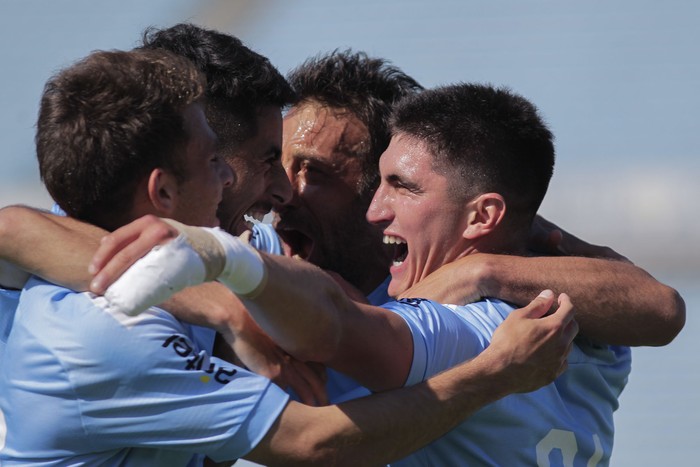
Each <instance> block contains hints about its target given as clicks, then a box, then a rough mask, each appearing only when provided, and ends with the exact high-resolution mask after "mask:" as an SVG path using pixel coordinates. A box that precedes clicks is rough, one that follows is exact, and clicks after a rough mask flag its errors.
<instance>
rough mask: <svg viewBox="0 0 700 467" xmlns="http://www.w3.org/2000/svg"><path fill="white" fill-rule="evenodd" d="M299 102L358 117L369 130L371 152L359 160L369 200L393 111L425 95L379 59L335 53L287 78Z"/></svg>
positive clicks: (318, 58)
mask: <svg viewBox="0 0 700 467" xmlns="http://www.w3.org/2000/svg"><path fill="white" fill-rule="evenodd" d="M288 79H289V82H290V83H291V85H292V87H293V88H294V90H295V91H296V93H297V95H298V98H299V100H300V102H304V101H315V102H318V103H320V104H322V105H325V106H328V107H333V108H336V109H342V110H345V111H349V112H351V113H352V114H353V115H355V116H356V117H357V118H358V119H359V120H360V121H361V122H362V123H364V125H365V126H366V127H367V129H368V130H369V149H368V151H367V153H366V154H361V156H363V157H364V160H363V176H362V180H361V184H360V192H361V194H363V195H371V194H372V193H373V191H374V189H375V188H376V187H377V184H378V181H379V156H381V155H382V153H383V152H384V150H385V149H386V148H387V146H388V145H389V140H390V139H391V133H390V131H389V125H388V121H389V116H390V115H391V109H392V106H393V105H394V104H395V103H396V102H398V101H399V100H400V99H402V98H403V97H405V96H408V95H411V94H414V93H416V92H419V91H421V90H422V89H423V87H422V86H421V85H420V84H418V82H417V81H416V80H414V79H413V78H411V77H410V76H408V75H407V74H406V73H404V72H403V71H401V70H400V69H399V68H397V67H395V66H393V65H391V64H390V62H389V61H387V60H384V59H381V58H371V57H368V56H367V54H366V53H364V52H353V51H352V50H345V51H339V50H334V51H333V52H330V53H327V54H321V55H317V56H315V57H312V58H310V59H308V60H306V61H305V62H304V63H302V64H301V65H299V66H298V67H297V68H295V69H294V70H292V71H291V72H290V73H289V75H288Z"/></svg>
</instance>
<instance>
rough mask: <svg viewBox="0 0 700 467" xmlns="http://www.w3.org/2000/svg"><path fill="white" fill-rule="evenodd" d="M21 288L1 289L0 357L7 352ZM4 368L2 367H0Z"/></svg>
mask: <svg viewBox="0 0 700 467" xmlns="http://www.w3.org/2000/svg"><path fill="white" fill-rule="evenodd" d="M19 294H20V291H19V290H8V289H0V359H1V358H2V355H3V354H4V353H5V345H6V344H7V338H8V337H9V335H10V329H12V323H13V322H14V320H15V313H16V312H17V305H18V304H19ZM0 368H2V367H0Z"/></svg>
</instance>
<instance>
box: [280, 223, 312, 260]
mask: <svg viewBox="0 0 700 467" xmlns="http://www.w3.org/2000/svg"><path fill="white" fill-rule="evenodd" d="M278 233H279V236H280V237H282V240H283V241H284V243H286V244H287V245H288V246H289V251H288V252H287V253H288V255H289V256H293V257H299V258H301V259H305V260H308V259H309V258H310V257H311V253H312V252H313V249H314V241H313V240H312V239H311V237H309V236H308V235H305V234H303V233H302V232H300V231H298V230H293V229H284V228H282V229H279V230H278Z"/></svg>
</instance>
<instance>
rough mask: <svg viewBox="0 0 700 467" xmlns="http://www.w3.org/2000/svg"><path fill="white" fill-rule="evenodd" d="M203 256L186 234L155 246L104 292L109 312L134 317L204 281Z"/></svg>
mask: <svg viewBox="0 0 700 467" xmlns="http://www.w3.org/2000/svg"><path fill="white" fill-rule="evenodd" d="M205 275H206V270H205V267H204V262H203V261H202V258H201V257H200V256H199V255H198V254H197V252H195V250H194V249H193V248H192V246H191V245H190V244H189V243H188V241H187V238H186V237H185V235H183V234H180V235H179V236H178V237H177V238H176V239H175V240H173V241H171V242H168V243H166V244H165V245H158V246H156V247H154V248H153V249H152V250H151V251H150V252H149V253H148V254H147V255H146V256H144V257H143V258H141V259H139V260H138V261H137V262H136V263H134V264H133V265H132V266H131V267H130V268H129V269H127V270H126V272H124V274H122V276H121V277H120V278H119V279H117V280H116V281H115V282H114V283H113V284H112V285H110V286H109V288H108V289H107V291H106V292H105V298H106V299H107V308H108V311H113V312H122V313H126V314H127V315H131V316H135V315H137V314H139V313H141V312H143V311H145V310H146V309H148V308H149V307H151V306H154V305H158V304H159V303H162V302H164V301H165V300H167V299H168V298H169V297H170V296H171V295H173V294H174V293H176V292H179V291H180V290H182V289H184V288H185V287H188V286H190V285H197V284H201V283H202V282H204V279H205Z"/></svg>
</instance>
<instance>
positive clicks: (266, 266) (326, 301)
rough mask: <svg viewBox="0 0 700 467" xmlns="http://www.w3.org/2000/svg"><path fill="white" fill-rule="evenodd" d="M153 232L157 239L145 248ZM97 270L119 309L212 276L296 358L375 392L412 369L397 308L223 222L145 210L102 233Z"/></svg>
mask: <svg viewBox="0 0 700 467" xmlns="http://www.w3.org/2000/svg"><path fill="white" fill-rule="evenodd" d="M153 231H159V232H160V234H159V235H160V237H161V241H159V242H156V243H157V244H160V246H158V247H157V248H154V249H152V250H151V248H153V246H154V243H153V240H154V238H157V237H158V235H154V233H153ZM144 254H146V256H145V257H143V258H142V259H139V258H141V256H142V255H144ZM136 260H138V262H136V264H134V266H133V267H130V266H131V265H132V264H133V263H134V262H135V261H136ZM212 268H216V269H215V270H214V271H212ZM93 269H94V270H95V271H99V272H98V274H97V275H96V277H95V280H94V281H93V285H92V290H93V291H94V292H95V293H98V294H102V293H104V294H105V297H106V298H107V300H108V302H109V304H110V307H114V308H115V309H117V310H119V311H121V312H125V313H132V312H140V311H143V310H144V309H146V308H147V307H148V306H150V305H153V304H155V303H158V302H159V301H161V300H163V299H164V298H165V297H167V296H168V295H169V294H171V293H173V290H175V291H176V290H178V289H179V288H182V287H185V286H188V285H192V284H194V283H199V282H202V281H205V280H213V279H215V278H218V279H219V280H220V281H221V282H222V283H224V284H226V285H227V286H228V287H230V288H231V290H233V291H234V292H236V293H237V294H239V295H241V296H243V297H245V302H246V304H247V305H248V308H249V310H250V311H251V313H252V314H253V317H254V318H255V319H256V321H257V322H258V323H259V324H260V325H261V327H262V328H263V329H264V330H265V332H267V333H268V334H269V335H270V336H271V337H272V338H273V339H274V340H275V341H276V342H277V343H278V344H279V345H280V346H281V347H282V348H284V349H285V350H287V351H288V352H289V353H291V354H292V355H294V356H295V357H297V358H299V359H301V360H311V361H320V362H323V363H327V364H328V365H329V366H332V367H334V368H336V369H338V370H340V371H343V372H346V373H348V374H349V375H351V376H353V377H355V378H357V379H358V380H359V381H360V382H361V383H363V384H364V385H366V386H367V387H369V388H371V389H373V390H375V391H380V390H386V389H391V388H396V387H400V386H401V385H403V383H404V382H405V380H406V377H407V375H408V371H409V368H410V365H411V361H412V346H413V340H412V336H411V333H410V330H409V328H408V326H407V325H406V323H405V322H404V321H403V319H402V318H401V317H400V316H398V315H396V314H394V313H392V312H389V311H387V310H385V309H382V308H376V307H371V306H369V305H365V304H358V303H356V302H353V301H352V300H350V299H348V297H347V296H346V295H345V294H344V293H343V292H342V290H341V289H340V288H339V287H338V285H337V284H336V283H335V282H334V281H333V280H332V279H331V278H330V277H329V276H328V275H327V274H325V273H324V272H323V271H321V270H320V269H319V268H317V267H315V266H312V265H310V264H308V263H305V262H300V261H298V260H294V259H291V258H285V257H269V256H264V255H263V256H262V257H260V256H258V254H257V253H255V252H253V251H252V250H249V249H248V248H247V246H246V245H241V242H240V241H238V239H236V238H233V237H231V236H229V235H226V234H225V233H223V232H221V231H220V230H215V229H200V228H196V227H187V226H183V225H182V224H178V223H175V222H172V221H168V223H166V222H165V221H163V220H162V219H157V218H155V217H152V216H147V217H144V218H141V219H139V220H137V221H135V222H133V223H131V224H129V225H127V226H125V227H122V228H121V229H118V230H117V231H115V232H113V233H112V234H110V235H109V236H108V237H106V238H105V240H104V241H103V242H102V246H101V247H100V250H99V251H98V253H97V254H96V255H95V258H94V260H93ZM212 272H213V274H212ZM117 277H119V278H118V279H117V280H116V282H115V279H116V278H117ZM253 279H254V280H253ZM108 287H109V288H108Z"/></svg>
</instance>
